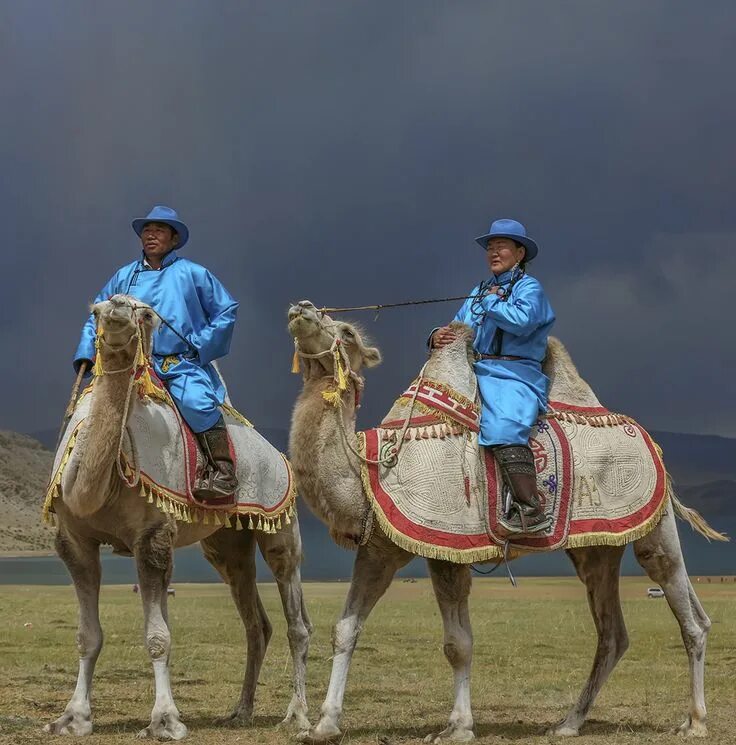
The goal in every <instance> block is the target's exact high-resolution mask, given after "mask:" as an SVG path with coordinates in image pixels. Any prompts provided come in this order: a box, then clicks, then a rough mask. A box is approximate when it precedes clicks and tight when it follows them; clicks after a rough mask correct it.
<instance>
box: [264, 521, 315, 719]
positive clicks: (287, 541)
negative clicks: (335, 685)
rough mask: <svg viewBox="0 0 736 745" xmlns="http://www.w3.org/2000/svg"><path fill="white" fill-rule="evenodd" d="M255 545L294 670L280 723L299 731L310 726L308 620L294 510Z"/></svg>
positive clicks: (300, 548) (299, 543) (300, 543)
mask: <svg viewBox="0 0 736 745" xmlns="http://www.w3.org/2000/svg"><path fill="white" fill-rule="evenodd" d="M258 546H259V547H260V549H261V553H262V554H263V558H264V559H265V560H266V563H267V564H268V566H269V567H270V569H271V571H272V572H273V575H274V577H275V578H276V584H277V585H278V588H279V594H280V595H281V604H282V606H283V608H284V615H285V616H286V623H287V632H286V633H287V637H288V639H289V649H290V650H291V659H292V665H293V670H294V694H293V695H292V697H291V701H290V703H289V708H288V709H287V710H286V716H285V717H284V719H283V721H282V724H284V725H288V724H291V723H292V722H293V723H294V725H295V726H296V728H297V729H298V730H299V731H300V732H301V731H303V730H306V729H309V726H310V725H309V719H308V718H307V654H308V652H309V637H310V636H311V634H312V624H311V623H310V621H309V616H308V615H307V611H306V607H305V605H304V595H303V593H302V579H301V571H300V566H299V565H300V563H301V559H302V541H301V536H300V534H299V523H298V521H297V517H296V513H295V514H294V518H293V519H292V521H291V524H290V525H284V527H283V528H281V530H279V531H278V532H277V533H261V534H259V535H258Z"/></svg>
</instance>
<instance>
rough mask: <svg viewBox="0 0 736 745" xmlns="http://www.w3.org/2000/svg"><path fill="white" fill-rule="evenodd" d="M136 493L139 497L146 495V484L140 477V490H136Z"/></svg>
mask: <svg viewBox="0 0 736 745" xmlns="http://www.w3.org/2000/svg"><path fill="white" fill-rule="evenodd" d="M138 494H139V495H140V496H141V497H145V496H146V485H145V484H144V483H143V479H141V490H140V491H139V492H138Z"/></svg>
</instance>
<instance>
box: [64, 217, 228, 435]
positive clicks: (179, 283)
mask: <svg viewBox="0 0 736 745" xmlns="http://www.w3.org/2000/svg"><path fill="white" fill-rule="evenodd" d="M154 212H155V210H154ZM151 214H153V213H151ZM157 221H159V220H158V218H157ZM182 224H183V223H182ZM185 235H186V233H185ZM118 293H122V294H125V295H133V296H134V297H137V298H138V299H140V300H142V301H143V302H145V303H148V304H149V305H150V306H151V307H152V308H154V309H155V310H156V311H158V312H159V313H160V314H161V315H162V316H163V317H164V318H165V319H166V320H167V321H169V323H171V324H172V325H173V326H174V327H175V328H176V330H177V331H178V332H179V333H180V334H182V336H184V338H186V339H187V340H188V341H189V342H190V343H191V345H192V347H189V346H188V345H187V344H186V343H185V342H184V341H182V340H181V339H180V338H179V337H178V336H176V334H174V333H173V331H171V329H169V328H168V327H166V326H165V325H163V324H162V325H161V326H160V327H159V329H158V330H157V331H156V333H154V335H153V363H154V367H155V370H156V373H157V375H158V376H159V377H160V378H161V379H162V380H163V381H164V382H165V384H166V387H167V388H168V390H169V393H171V396H172V398H173V399H174V400H175V401H176V404H177V406H178V408H179V411H180V412H181V415H182V416H183V417H184V419H185V420H186V422H187V424H189V426H190V427H191V428H192V430H194V432H204V431H205V430H208V429H210V427H212V426H213V425H214V424H215V423H216V422H217V420H218V418H219V417H220V411H219V408H218V407H219V406H220V404H222V402H223V401H224V400H225V388H224V386H223V384H222V381H221V380H220V376H219V375H218V374H217V371H216V370H215V368H214V366H213V365H212V364H211V363H212V361H213V360H216V359H218V358H219V357H223V356H224V355H226V354H227V353H228V351H229V349H230V340H231V339H232V334H233V328H234V326H235V317H236V315H237V309H238V303H237V302H236V301H235V300H234V298H233V297H232V296H231V295H230V293H229V292H228V291H227V290H226V289H225V287H224V286H223V285H222V284H221V283H220V281H219V280H218V279H217V278H216V277H215V276H214V275H213V274H212V273H211V272H210V271H208V270H207V269H205V268H204V267H203V266H200V265H199V264H196V263H194V262H193V261H189V260H188V259H184V258H181V257H179V256H177V254H176V253H175V252H174V251H171V252H170V253H169V254H167V255H166V257H165V258H164V260H163V262H162V264H161V269H159V270H155V269H152V268H150V267H148V266H147V264H146V263H144V261H143V259H142V258H141V259H139V260H138V261H134V262H132V263H131V264H128V265H127V266H124V267H122V268H121V269H118V271H117V272H116V273H115V274H114V275H113V277H112V278H111V279H110V281H109V282H108V283H107V284H106V285H105V286H104V287H103V288H102V290H101V291H100V293H99V295H97V297H96V298H95V302H96V303H99V302H102V301H103V300H107V299H108V298H110V297H112V296H113V295H115V294H118ZM95 336H96V328H95V321H94V316H92V315H90V317H89V318H88V319H87V322H86V323H85V325H84V328H83V329H82V337H81V340H80V342H79V347H78V348H77V351H76V354H75V355H74V367H75V369H76V370H78V369H79V366H80V365H81V363H82V362H83V361H84V360H93V359H94V356H95ZM193 349H194V350H196V353H195V352H194V351H193Z"/></svg>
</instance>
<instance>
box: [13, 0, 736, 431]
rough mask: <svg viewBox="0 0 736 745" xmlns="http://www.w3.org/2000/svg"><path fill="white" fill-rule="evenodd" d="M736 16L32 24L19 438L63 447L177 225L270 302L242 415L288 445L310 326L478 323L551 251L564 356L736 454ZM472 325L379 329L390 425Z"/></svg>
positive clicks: (20, 81)
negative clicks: (382, 305)
mask: <svg viewBox="0 0 736 745" xmlns="http://www.w3.org/2000/svg"><path fill="white" fill-rule="evenodd" d="M733 13H734V11H733V6H732V4H731V3H728V2H715V1H714V2H709V3H707V4H702V3H701V4H698V5H694V4H692V3H687V2H664V1H663V0H662V1H654V0H653V1H651V2H647V3H639V2H619V3H605V2H589V1H588V0H579V1H578V2H573V1H570V2H565V3H545V2H541V1H540V2H515V3H501V2H499V3H488V2H459V3H409V2H406V3H396V2H391V3H387V2H370V3H368V2H366V3H344V2H338V1H337V0H335V1H334V2H327V1H323V2H320V3H298V2H289V3H284V2H274V1H273V0H269V2H250V3H230V4H211V3H199V2H193V1H191V0H190V1H188V0H176V2H174V1H173V0H172V1H165V2H157V3H150V2H143V1H142V0H135V1H132V2H126V3H117V4H90V3H89V2H83V1H82V0H79V1H78V2H72V1H70V2H65V3H63V4H59V3H53V2H42V3H40V4H39V3H31V4H27V3H21V2H16V3H5V4H4V5H3V6H2V9H0V35H1V38H0V97H1V98H0V100H2V101H3V115H2V119H1V120H0V122H1V123H0V127H1V128H2V130H1V133H2V137H0V168H2V173H3V179H2V180H1V181H0V214H2V217H3V220H2V223H3V235H2V239H3V251H2V258H1V259H0V276H2V282H3V309H4V312H3V314H2V315H3V317H2V320H0V342H1V343H2V344H3V348H4V350H5V359H6V365H5V371H4V374H3V383H4V385H3V390H4V394H3V416H2V421H0V425H1V426H3V427H7V428H11V429H16V430H26V431H28V430H31V431H32V430H36V429H41V428H44V427H47V426H50V425H51V424H52V423H53V422H54V421H55V420H56V419H58V418H59V415H60V413H61V410H62V409H63V406H64V403H65V399H66V396H67V393H68V388H69V386H70V384H71V367H70V365H69V360H70V356H71V354H72V352H73V350H74V348H75V346H76V341H77V335H78V330H79V326H80V324H81V322H82V320H83V318H84V315H85V307H86V303H87V302H88V301H89V300H90V299H91V298H92V297H93V295H94V294H95V293H96V291H97V290H98V289H99V287H100V286H101V285H102V284H103V283H104V282H105V281H106V279H107V278H108V276H109V275H110V274H112V272H113V270H114V269H115V268H117V267H118V266H119V265H121V264H122V263H124V262H126V261H128V260H130V258H131V257H133V256H134V255H135V253H136V251H137V246H136V242H135V236H134V235H133V233H132V231H131V230H130V227H129V221H130V219H131V218H132V217H133V216H136V215H139V214H144V213H145V212H146V211H147V210H148V209H149V207H150V205H151V204H153V203H156V202H164V203H169V204H171V205H173V206H175V207H176V208H177V209H178V210H179V211H180V212H181V213H182V214H183V215H184V217H185V219H186V220H187V221H188V222H189V224H190V227H191V232H192V239H191V241H190V244H189V245H188V246H187V248H186V249H185V250H186V252H187V255H188V256H190V257H191V258H193V259H195V260H198V261H201V262H202V263H205V264H207V265H208V266H209V267H210V268H211V269H212V270H213V271H215V272H216V273H217V274H218V275H219V276H220V277H221V278H222V279H223V281H224V282H225V284H226V285H227V286H228V287H229V288H230V290H231V291H232V292H233V293H234V294H235V295H236V296H237V297H238V298H239V300H240V301H241V313H240V318H239V322H238V329H237V331H236V337H235V341H234V348H233V352H232V354H231V356H230V358H229V359H228V360H227V361H226V363H225V365H224V366H223V367H224V370H225V373H226V375H227V377H228V379H229V382H230V387H231V389H232V392H233V396H234V399H235V401H236V403H237V404H238V405H239V406H240V407H241V408H242V409H243V410H244V411H245V412H246V413H247V414H248V415H249V416H250V417H251V418H252V419H253V420H254V421H255V422H256V423H261V424H263V425H264V426H276V427H284V426H286V422H287V421H288V416H289V411H290V408H291V405H292V403H293V399H294V395H295V392H296V389H297V386H298V381H297V380H296V379H295V378H291V377H289V375H288V369H289V361H290V354H291V347H290V340H289V338H288V336H287V334H286V333H285V331H284V314H285V310H286V307H287V305H288V303H289V301H292V300H295V299H299V298H302V297H309V298H310V299H312V300H314V301H315V302H316V303H318V304H347V305H352V304H361V303H372V302H385V301H389V302H390V301H395V300H404V299H408V298H422V297H431V296H440V297H441V296H447V295H456V294H462V293H464V292H466V291H467V290H469V289H470V288H471V287H472V286H473V285H474V284H475V283H476V281H477V280H478V279H479V278H480V276H481V275H482V272H483V259H482V256H481V255H480V254H479V252H478V249H477V247H476V246H475V244H474V243H473V242H472V238H473V236H475V235H477V234H478V233H480V232H481V231H483V230H484V229H485V228H486V227H487V224H488V222H489V220H490V219H491V218H492V217H494V216H500V215H509V216H516V217H518V218H519V219H522V220H524V221H526V222H527V224H528V227H529V229H530V231H531V232H532V233H533V234H534V235H535V236H536V237H537V238H538V240H539V241H540V243H541V245H542V252H541V254H540V257H539V259H538V261H537V262H535V264H536V265H535V266H534V267H533V269H534V272H535V273H536V274H537V276H539V277H540V279H541V280H542V282H543V283H544V284H545V286H546V287H547V289H548V292H549V294H550V296H551V298H552V300H553V303H554V305H555V308H556V310H557V313H558V318H559V322H558V325H557V328H556V332H557V334H558V335H559V336H561V337H562V339H563V341H565V343H567V344H568V346H569V347H570V349H571V351H572V353H573V355H574V358H575V360H576V361H577V363H578V365H579V367H580V369H581V371H582V372H583V373H584V374H585V375H586V377H587V378H588V379H589V380H590V382H591V383H592V385H593V386H594V387H595V389H596V390H597V391H598V392H599V394H600V397H601V398H602V399H603V400H604V402H605V403H607V404H608V405H609V406H611V407H613V408H616V409H620V410H625V411H627V412H628V413H631V414H632V415H634V416H636V417H638V418H639V419H641V420H642V422H643V423H645V424H646V425H647V426H651V427H653V428H659V429H672V430H682V431H693V432H712V433H720V434H725V435H732V436H733V435H736V425H734V423H733V420H734V415H735V414H736V406H735V405H734V397H733V395H732V394H731V393H730V387H729V384H730V377H731V374H730V371H732V370H733V369H734V367H735V363H736V353H735V352H734V350H733V343H732V339H733V331H732V324H733V317H734V313H733V310H732V303H731V301H730V278H731V277H732V276H733V273H734V269H736V265H735V263H734V236H735V235H736V213H734V211H733V209H732V203H733V201H734V197H735V196H736V183H735V177H734V173H736V169H734V162H733V161H734V149H733V145H732V133H733V131H734V130H735V129H736V103H735V102H734V98H733V96H731V95H729V94H728V91H730V89H731V87H732V83H731V75H732V70H733V68H734V63H735V62H736V51H735V50H736V44H735V43H734V42H736V38H735V37H736V25H735V24H734V23H733V17H734V16H733ZM453 310H454V308H452V307H450V306H433V307H424V308H421V309H419V310H401V311H394V312H387V313H384V314H383V315H382V316H381V317H380V319H379V321H378V322H377V323H375V324H372V322H369V323H368V324H367V325H368V327H369V329H370V331H371V332H372V335H373V337H374V339H375V341H376V342H377V343H378V344H379V345H380V346H381V347H382V349H383V351H384V356H385V360H386V362H385V364H384V366H382V368H379V369H377V370H376V371H372V372H371V374H370V378H369V385H370V389H369V391H368V395H367V401H366V407H365V411H364V417H365V424H369V423H370V422H372V421H375V420H376V419H377V418H378V417H380V416H381V415H382V414H383V413H384V412H385V410H386V409H387V408H388V406H389V404H390V402H391V401H392V400H393V398H394V396H395V395H396V394H397V393H398V392H399V390H400V389H401V388H402V386H403V385H404V383H405V382H406V381H407V380H408V379H409V378H411V377H412V376H413V374H414V373H415V372H416V370H417V369H418V367H419V365H420V363H421V361H422V357H423V354H424V352H423V346H422V345H423V338H424V335H425V332H426V329H427V328H429V327H431V326H433V325H435V324H436V323H438V322H441V321H442V320H444V319H445V318H447V317H448V316H449V315H450V314H451V313H452V312H453Z"/></svg>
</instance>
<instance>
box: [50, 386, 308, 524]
mask: <svg viewBox="0 0 736 745" xmlns="http://www.w3.org/2000/svg"><path fill="white" fill-rule="evenodd" d="M151 377H152V380H153V384H154V386H155V387H156V389H157V393H156V395H145V394H143V393H142V392H141V391H142V390H143V389H142V388H139V392H138V393H135V394H134V395H133V398H132V402H131V405H130V415H129V417H128V424H127V427H126V431H125V434H124V437H123V447H122V452H121V454H120V466H121V470H122V473H123V475H124V476H125V481H126V483H127V485H128V486H130V487H135V488H136V489H138V490H139V494H140V496H141V499H146V500H148V502H149V503H155V504H156V506H157V507H158V508H159V509H160V510H162V511H163V512H166V513H169V514H171V515H174V517H176V519H177V520H182V521H184V522H198V521H200V520H201V521H202V522H204V523H205V524H209V523H210V522H212V523H213V524H217V525H227V526H228V527H229V526H230V525H231V524H234V526H235V527H236V528H237V529H242V527H243V526H246V527H250V528H257V529H260V530H264V531H266V532H273V531H275V530H277V529H278V528H280V527H281V525H282V523H281V520H282V517H283V519H284V521H285V522H290V514H293V512H292V510H293V508H294V499H295V489H294V482H293V478H292V473H291V466H290V465H289V463H288V461H287V460H286V458H285V457H284V456H283V455H282V454H281V453H280V452H279V451H278V450H276V449H275V448H274V447H273V446H272V445H271V444H270V443H269V442H268V441H267V440H266V439H265V438H264V437H262V436H261V435H260V434H258V432H257V431H256V430H255V429H254V428H253V425H252V424H251V423H250V422H248V420H247V419H245V418H244V417H243V416H242V415H241V414H239V413H238V412H237V411H236V410H235V409H233V408H232V407H231V406H229V405H227V404H224V405H223V406H222V413H223V417H224V419H225V424H226V426H227V432H228V436H229V439H230V450H231V454H232V455H233V460H234V462H235V465H236V473H237V477H238V484H239V486H238V491H237V494H236V503H235V504H234V505H233V504H232V503H229V504H228V505H227V506H225V507H218V506H217V505H214V506H211V505H203V504H202V503H200V502H196V501H195V500H194V498H193V496H192V487H193V485H194V483H195V480H196V476H197V473H198V472H200V471H201V469H202V468H203V466H204V463H205V462H204V458H203V456H202V454H201V452H200V450H199V448H198V446H197V440H196V437H195V436H194V434H193V433H192V431H191V430H190V429H189V427H188V426H187V424H186V423H185V422H184V420H183V419H182V417H181V415H180V414H179V412H178V410H177V409H176V406H175V405H174V402H173V400H172V399H171V397H170V396H169V395H168V393H167V392H166V389H165V388H164V386H163V384H162V383H161V382H160V381H159V380H158V379H157V378H156V377H155V376H151ZM93 397H94V384H92V385H90V386H89V387H88V388H87V389H86V390H85V392H84V393H83V394H82V396H81V397H80V399H79V401H78V403H77V406H76V409H75V410H74V414H73V415H72V418H71V420H70V422H69V424H68V426H67V428H66V431H65V433H64V437H63V439H62V441H61V443H60V445H59V448H58V450H57V452H56V458H55V460H54V466H53V469H52V476H51V481H50V484H49V488H48V492H47V495H46V501H45V504H44V514H45V515H48V513H49V511H53V499H54V498H56V497H61V498H62V499H63V496H64V490H65V488H68V486H69V480H70V479H71V478H72V474H73V473H74V471H75V470H76V469H74V468H73V465H74V461H75V458H76V457H77V456H78V452H79V449H81V447H84V442H85V439H86V432H85V419H86V418H87V416H88V414H89V411H90V408H91V405H92V401H93ZM77 445H79V446H80V448H77V452H76V453H75V448H76V447H77ZM235 515H241V516H243V520H242V521H241V520H231V519H230V518H231V517H233V516H235ZM241 522H242V524H241Z"/></svg>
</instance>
